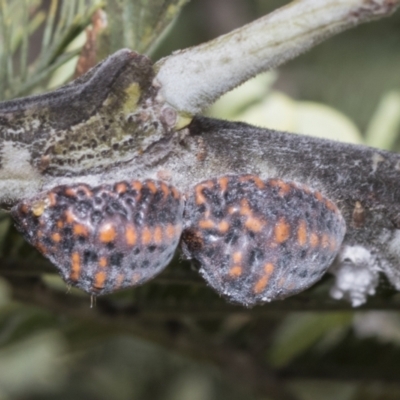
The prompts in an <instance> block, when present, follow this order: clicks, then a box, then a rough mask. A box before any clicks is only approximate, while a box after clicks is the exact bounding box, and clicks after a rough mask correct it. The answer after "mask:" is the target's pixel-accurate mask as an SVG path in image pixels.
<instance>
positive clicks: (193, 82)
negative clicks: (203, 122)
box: [156, 0, 400, 114]
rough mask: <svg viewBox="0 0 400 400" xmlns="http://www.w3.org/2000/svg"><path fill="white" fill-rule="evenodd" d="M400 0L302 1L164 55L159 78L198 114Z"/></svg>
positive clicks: (185, 108) (174, 100) (182, 105)
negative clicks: (246, 82) (270, 70)
mask: <svg viewBox="0 0 400 400" xmlns="http://www.w3.org/2000/svg"><path fill="white" fill-rule="evenodd" d="M399 4H400V0H299V1H294V2H292V3H290V4H289V5H287V6H285V7H282V8H280V9H278V10H276V11H275V12H273V13H271V14H269V15H266V16H264V17H262V18H260V19H258V20H256V21H254V22H252V23H250V24H248V25H245V26H243V27H241V28H239V29H236V30H234V31H232V32H230V33H228V34H226V35H223V36H220V37H218V38H216V39H214V40H212V41H210V42H208V43H204V44H201V45H199V46H197V47H193V48H189V49H187V50H183V51H180V52H177V53H176V54H173V55H171V56H169V57H166V58H164V59H162V60H160V61H159V62H158V63H157V65H156V69H158V73H157V76H156V82H157V83H158V84H159V85H160V86H161V95H162V97H163V98H164V99H165V100H166V101H167V102H168V103H169V104H171V105H172V106H173V107H175V108H176V109H177V110H179V111H180V112H184V113H189V114H196V113H199V112H200V111H201V110H203V109H204V108H205V107H207V106H209V105H211V104H212V103H213V102H214V101H215V100H216V99H218V98H219V97H220V96H221V95H222V94H224V93H226V92H228V91H229V90H231V89H233V88H235V87H236V86H238V85H240V84H241V83H243V82H245V81H246V80H248V79H250V78H251V77H253V76H255V75H257V74H259V73H260V72H262V71H266V70H268V69H271V68H275V67H277V66H279V65H281V64H282V63H284V62H286V61H287V60H290V59H292V58H294V57H296V56H297V55H299V54H300V53H303V52H304V51H306V50H308V49H310V48H311V47H313V46H315V45H316V44H318V43H320V42H322V41H323V40H325V39H327V38H329V37H331V36H333V35H335V34H337V33H339V32H342V31H344V30H346V29H348V28H351V27H353V26H355V25H359V24H361V23H364V22H367V21H370V20H372V19H377V18H382V17H385V16H388V15H390V14H391V13H392V12H393V11H394V10H395V9H396V8H397V7H398V5H399Z"/></svg>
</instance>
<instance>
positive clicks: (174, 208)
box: [11, 180, 183, 295]
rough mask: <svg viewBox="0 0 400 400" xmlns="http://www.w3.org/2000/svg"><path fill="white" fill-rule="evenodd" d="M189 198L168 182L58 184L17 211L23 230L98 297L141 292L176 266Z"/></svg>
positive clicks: (64, 271) (73, 281)
mask: <svg viewBox="0 0 400 400" xmlns="http://www.w3.org/2000/svg"><path fill="white" fill-rule="evenodd" d="M182 214H183V200H182V196H181V194H180V192H179V191H178V190H176V189H175V188H174V187H171V186H169V185H167V184H165V183H164V182H160V181H155V180H146V181H144V182H140V181H132V182H119V183H116V184H115V185H102V186H98V187H90V186H88V185H86V184H77V185H72V186H57V187H55V188H54V189H52V190H50V191H48V192H43V193H41V194H39V195H38V196H36V197H35V198H33V199H29V200H25V201H22V202H20V203H19V204H17V205H16V206H15V207H14V208H13V209H12V211H11V215H12V216H13V218H14V220H15V221H16V226H17V228H18V229H19V230H20V231H21V232H22V233H23V234H24V236H25V238H26V239H27V241H28V242H29V243H31V244H32V245H33V246H35V247H36V248H38V249H39V251H41V253H42V254H43V255H45V256H46V257H47V258H49V259H50V260H51V261H52V262H53V263H54V264H55V265H56V266H57V268H58V269H59V272H60V274H61V276H62V277H63V279H64V280H65V281H66V282H67V283H68V284H71V285H73V286H77V287H79V288H81V289H83V290H84V291H86V292H88V293H90V294H92V295H101V294H105V293H110V292H113V291H115V290H117V289H122V288H126V287H131V286H136V285H139V284H142V283H144V282H146V281H148V280H149V279H151V278H153V277H154V276H155V275H157V274H158V273H159V272H161V271H162V270H163V269H164V268H165V267H166V266H167V265H168V263H169V262H170V261H171V258H172V256H173V254H174V252H175V249H176V247H177V246H178V242H179V238H180V236H181V231H182Z"/></svg>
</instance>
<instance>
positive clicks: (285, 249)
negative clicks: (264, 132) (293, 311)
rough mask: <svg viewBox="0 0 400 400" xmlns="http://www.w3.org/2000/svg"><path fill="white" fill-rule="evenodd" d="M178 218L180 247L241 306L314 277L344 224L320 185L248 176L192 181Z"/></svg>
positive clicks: (284, 293)
mask: <svg viewBox="0 0 400 400" xmlns="http://www.w3.org/2000/svg"><path fill="white" fill-rule="evenodd" d="M184 221H185V222H184V224H185V225H184V231H183V238H182V242H183V251H184V254H185V255H186V256H187V257H188V258H191V259H193V260H194V261H195V262H196V263H197V264H199V266H200V273H201V274H202V275H203V277H204V278H205V280H206V281H207V282H208V284H209V285H210V286H211V287H213V288H214V289H215V290H216V291H217V292H218V293H219V294H221V295H222V296H224V297H226V298H228V299H229V300H231V301H233V302H236V303H241V304H244V305H247V306H253V305H255V304H258V303H264V302H267V301H271V300H275V299H282V298H285V297H288V296H291V295H293V294H296V293H298V292H300V291H302V290H305V289H306V288H308V287H310V286H311V285H312V284H314V283H315V282H316V281H318V280H319V279H320V278H321V276H322V275H323V274H324V273H325V272H326V270H327V268H328V267H329V266H330V264H331V263H332V261H333V259H334V258H335V256H336V254H337V253H338V251H339V248H340V245H341V242H342V240H343V237H344V234H345V230H346V228H345V222H344V219H343V217H342V215H341V213H340V212H339V210H338V209H337V207H336V206H335V205H334V204H333V203H332V202H331V201H329V200H328V199H326V198H324V197H323V196H322V194H321V193H320V192H313V191H311V190H310V189H309V188H307V187H306V186H301V185H297V184H295V183H291V182H284V181H282V180H279V179H270V180H265V181H263V180H261V179H260V178H258V177H257V176H254V175H243V176H236V175H232V176H229V175H228V176H223V177H220V178H217V179H212V180H208V181H204V182H201V183H199V184H197V185H196V186H195V188H194V190H193V191H192V192H191V194H190V196H189V197H188V199H187V202H186V206H185V212H184Z"/></svg>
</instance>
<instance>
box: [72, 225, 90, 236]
mask: <svg viewBox="0 0 400 400" xmlns="http://www.w3.org/2000/svg"><path fill="white" fill-rule="evenodd" d="M74 234H75V235H78V236H87V235H88V234H89V232H88V228H87V227H86V226H85V225H82V224H75V225H74Z"/></svg>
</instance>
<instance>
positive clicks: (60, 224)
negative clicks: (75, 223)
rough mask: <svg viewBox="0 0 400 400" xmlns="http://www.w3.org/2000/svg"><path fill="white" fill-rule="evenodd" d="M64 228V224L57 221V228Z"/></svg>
mask: <svg viewBox="0 0 400 400" xmlns="http://www.w3.org/2000/svg"><path fill="white" fill-rule="evenodd" d="M63 226H64V222H62V221H61V219H59V220H58V221H57V228H60V229H61V228H62V227H63Z"/></svg>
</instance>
